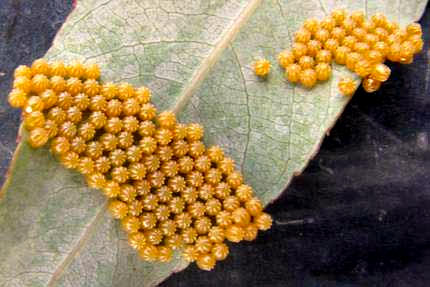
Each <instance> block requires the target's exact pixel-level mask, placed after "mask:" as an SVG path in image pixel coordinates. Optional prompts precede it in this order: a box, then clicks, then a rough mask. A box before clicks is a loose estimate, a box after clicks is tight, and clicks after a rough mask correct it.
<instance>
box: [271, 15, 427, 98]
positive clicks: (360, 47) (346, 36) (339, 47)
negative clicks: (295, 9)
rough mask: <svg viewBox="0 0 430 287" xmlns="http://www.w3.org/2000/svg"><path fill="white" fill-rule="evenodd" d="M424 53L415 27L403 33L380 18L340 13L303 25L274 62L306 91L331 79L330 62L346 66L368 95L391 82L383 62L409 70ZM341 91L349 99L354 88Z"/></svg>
mask: <svg viewBox="0 0 430 287" xmlns="http://www.w3.org/2000/svg"><path fill="white" fill-rule="evenodd" d="M422 48H423V39H422V30H421V26H420V24H418V23H412V24H409V25H408V26H407V27H406V28H405V29H401V28H400V27H399V25H398V24H397V23H395V22H391V21H389V20H388V19H387V18H386V16H384V15H383V14H380V13H378V14H375V15H373V16H372V17H371V18H370V20H366V17H365V15H364V13H363V12H361V11H356V12H353V13H351V14H350V15H348V14H347V12H346V11H344V10H334V11H332V13H331V15H330V16H327V17H325V18H324V19H322V20H321V21H319V20H317V19H314V18H311V19H307V20H306V21H305V22H304V24H303V26H302V27H301V28H300V29H299V30H298V31H297V32H296V34H295V38H294V43H293V46H292V48H291V50H285V51H283V52H281V53H280V54H279V56H278V60H279V64H280V65H281V66H282V67H283V68H284V69H285V77H286V78H287V79H288V81H290V82H292V83H300V84H301V85H303V86H304V87H307V88H311V87H313V86H314V85H315V84H316V83H317V81H326V80H328V79H329V78H330V76H331V73H332V67H331V63H332V61H334V62H336V63H337V64H340V65H346V67H347V68H348V69H349V70H351V71H353V72H355V73H356V74H357V75H358V76H360V77H361V78H363V88H364V89H365V90H366V91H367V92H370V93H371V92H375V91H376V90H378V89H379V87H380V85H381V82H384V81H386V80H387V79H388V77H389V76H390V72H391V71H390V68H389V67H387V66H386V65H385V64H384V62H385V60H387V59H388V60H390V61H392V62H399V63H403V64H409V63H412V61H413V57H414V54H416V53H418V52H420V51H421V50H422ZM339 90H340V91H341V93H343V94H345V95H351V94H352V93H354V90H355V85H354V83H353V82H352V80H351V79H344V80H342V81H340V82H339Z"/></svg>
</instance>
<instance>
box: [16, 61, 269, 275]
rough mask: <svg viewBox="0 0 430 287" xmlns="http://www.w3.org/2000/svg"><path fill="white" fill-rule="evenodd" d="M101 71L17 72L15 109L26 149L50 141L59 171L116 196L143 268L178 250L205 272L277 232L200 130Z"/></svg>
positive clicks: (114, 209) (114, 208)
mask: <svg viewBox="0 0 430 287" xmlns="http://www.w3.org/2000/svg"><path fill="white" fill-rule="evenodd" d="M99 76H100V70H99V67H98V66H97V65H95V64H91V65H84V64H82V63H81V62H79V61H75V62H72V63H70V64H69V65H64V64H63V63H62V62H55V63H48V62H46V61H45V60H44V59H39V60H36V61H34V62H33V64H32V65H31V67H27V66H19V67H18V68H17V69H16V70H15V80H14V82H13V90H12V91H11V92H10V94H9V103H10V105H11V106H13V107H15V108H21V109H22V110H23V119H24V126H25V128H26V129H27V130H28V131H29V137H28V141H29V144H30V145H31V146H32V147H34V148H38V147H41V146H43V145H45V144H46V143H47V142H48V141H50V146H51V151H52V153H53V154H55V155H56V156H57V157H58V158H59V160H60V161H61V163H62V164H63V165H64V166H65V167H67V168H70V169H75V170H77V171H78V172H80V173H81V174H83V175H84V176H85V178H86V181H87V183H88V185H89V186H90V187H92V188H96V189H100V190H102V191H103V193H104V194H105V195H106V196H107V197H108V198H110V203H109V206H108V209H109V211H110V212H111V213H112V215H113V217H114V218H117V219H120V220H121V226H122V227H123V229H124V230H125V231H126V232H127V233H128V240H129V243H130V245H131V246H132V247H133V248H134V249H136V250H138V252H139V254H140V256H141V257H142V259H143V260H146V261H161V262H167V261H169V260H170V259H171V257H172V253H173V250H175V249H182V250H183V252H182V254H183V257H184V258H185V259H186V260H188V261H190V262H191V261H196V262H197V265H198V266H199V267H200V268H201V269H204V270H211V269H212V268H214V266H215V263H216V261H220V260H223V259H225V258H226V257H227V255H228V253H229V249H228V246H227V245H226V244H225V242H224V241H225V239H227V240H229V241H231V242H239V241H242V240H249V241H250V240H254V239H255V238H256V236H257V232H258V230H267V229H269V228H270V226H271V224H272V219H271V217H270V215H268V214H266V213H264V212H263V206H262V203H261V202H260V200H258V199H257V198H256V197H254V196H253V190H252V188H251V187H250V186H248V185H245V184H244V183H243V177H242V175H241V173H240V172H239V171H237V170H235V164H234V161H233V160H232V159H231V158H229V157H227V156H226V155H224V152H223V151H222V149H221V148H219V147H217V146H212V147H209V148H206V146H205V145H204V144H203V142H202V141H201V140H202V137H203V128H202V126H201V125H199V124H196V123H190V124H181V123H178V122H177V121H176V117H175V115H174V113H172V112H169V111H164V112H161V113H159V114H157V110H156V108H155V106H154V105H153V104H151V103H150V99H151V94H150V91H149V90H148V89H147V88H145V87H140V88H134V87H133V86H132V85H130V84H128V83H120V84H114V83H104V84H102V83H101V82H99V81H98V78H99Z"/></svg>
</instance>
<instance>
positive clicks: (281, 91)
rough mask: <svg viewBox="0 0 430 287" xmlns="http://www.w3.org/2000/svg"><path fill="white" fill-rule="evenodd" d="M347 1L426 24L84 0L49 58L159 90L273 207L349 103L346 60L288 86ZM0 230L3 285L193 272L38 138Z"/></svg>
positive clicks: (310, 9) (19, 157) (404, 7)
mask: <svg viewBox="0 0 430 287" xmlns="http://www.w3.org/2000/svg"><path fill="white" fill-rule="evenodd" d="M154 2H157V4H156V5H154ZM335 2H339V3H341V6H342V7H344V8H347V9H348V10H354V9H362V10H365V11H366V12H368V13H369V14H373V13H375V12H377V11H381V12H384V13H385V14H386V15H387V16H388V17H389V18H390V19H391V20H397V21H399V22H400V23H401V24H405V23H409V22H411V21H415V20H418V19H419V17H420V16H421V14H422V12H423V10H424V8H425V5H426V1H424V0H415V1H403V2H402V1H401V0H396V1H392V0H384V1H381V0H368V1H357V0H349V1H342V2H340V1H324V0H321V1H319V2H318V1H311V0H303V1H292V0H289V1H288V0H285V1H282V0H278V1H276V0H264V1H263V0H260V1H258V0H250V1H245V0H214V1H206V0H200V1H198V0H193V1H191V0H190V1H150V0H134V1H131V0H116V1H113V0H82V1H78V5H77V8H76V9H75V11H73V13H72V14H71V15H70V17H69V18H68V20H67V21H66V23H65V24H64V26H63V28H62V30H61V31H60V33H59V34H58V36H57V38H56V40H55V42H54V45H53V47H52V48H51V49H50V50H49V52H48V53H47V55H46V56H47V57H48V58H49V59H61V60H64V61H68V60H70V59H75V58H83V59H85V60H90V59H91V60H95V61H96V62H98V63H99V64H100V65H101V68H102V71H103V73H102V74H103V76H102V78H103V80H112V81H123V80H126V81H129V82H131V83H133V84H136V85H146V86H149V87H150V88H151V89H152V91H153V94H154V97H153V100H154V102H155V103H156V105H157V106H158V108H159V109H160V110H164V109H174V110H175V111H176V112H177V113H178V115H179V117H180V119H181V120H182V121H186V122H189V121H197V122H199V123H202V124H203V125H204V126H205V129H206V136H205V141H206V143H208V144H214V143H216V144H219V145H221V146H222V147H223V148H224V149H225V150H226V151H227V153H228V154H229V155H231V156H232V157H233V158H234V159H235V160H236V162H237V164H238V167H239V168H240V169H241V170H242V171H243V173H244V175H245V179H246V181H247V182H248V183H250V184H251V185H252V186H253V187H254V188H255V190H256V193H257V194H258V196H259V197H260V198H262V200H263V201H264V203H266V204H267V203H269V202H271V201H272V200H274V199H276V198H277V197H278V196H279V195H280V193H281V192H282V191H283V190H284V189H285V188H286V187H287V185H288V183H289V182H290V180H291V178H292V177H293V176H294V175H295V174H298V173H301V172H302V170H303V169H304V168H305V166H306V164H307V163H308V161H309V160H310V159H311V158H312V157H313V155H315V153H316V152H317V150H318V148H319V145H320V143H321V141H322V139H323V137H324V135H325V134H326V133H327V132H328V131H329V130H330V128H331V127H332V126H333V125H334V123H335V121H336V119H337V118H338V117H339V115H340V113H341V112H342V111H343V109H344V107H345V105H346V104H347V103H348V101H349V98H347V97H343V96H341V95H339V93H338V91H337V81H338V80H339V78H340V77H341V76H343V75H345V74H350V72H348V71H347V70H346V69H344V68H343V67H340V66H335V69H334V70H335V71H334V76H333V77H332V79H331V80H330V81H329V82H327V83H324V84H319V85H318V86H317V87H315V88H314V89H311V90H304V89H302V88H300V87H295V86H293V85H290V84H288V83H287V82H286V81H285V80H284V79H283V76H282V71H281V69H280V68H278V67H277V64H276V55H277V54H278V53H279V52H280V51H281V50H283V49H284V48H286V47H289V46H290V44H291V37H292V34H293V32H294V31H295V30H297V28H298V27H299V26H300V25H301V24H302V23H303V20H304V19H306V18H308V17H312V16H315V17H323V16H324V15H325V14H327V13H329V11H330V10H331V9H332V8H334V6H332V5H334V3H335ZM259 57H264V58H267V59H269V60H270V61H271V62H272V63H273V71H272V73H271V75H270V77H269V78H268V79H267V80H266V81H262V80H259V79H257V78H256V77H255V75H254V74H253V72H252V69H251V64H252V62H253V61H254V60H255V59H257V58H259ZM356 79H357V78H356ZM357 84H358V79H357ZM23 137H24V138H25V137H26V135H25V133H24V134H23ZM0 227H1V229H2V231H1V233H0V258H1V259H2V260H1V261H0V285H1V286H154V285H156V284H158V283H159V282H161V281H162V280H163V279H165V278H166V277H168V276H169V275H170V274H171V273H172V272H175V271H179V270H182V269H183V268H185V267H186V263H185V262H183V261H181V260H180V259H179V256H178V255H176V257H175V258H176V259H175V260H173V261H172V262H171V263H169V264H150V263H144V262H143V261H141V260H140V259H139V258H138V256H137V254H136V253H135V252H134V251H133V250H132V249H131V248H130V247H128V245H127V242H126V239H125V234H124V233H123V232H122V231H121V230H120V228H119V227H118V223H117V222H116V221H115V220H113V219H111V218H110V216H109V214H107V212H106V199H105V198H104V197H103V196H102V195H101V194H100V193H99V192H98V191H96V190H92V189H90V188H88V187H86V185H85V183H84V181H83V179H82V176H80V175H79V174H77V173H74V172H72V171H69V170H66V169H64V168H62V167H61V166H60V164H59V163H58V162H57V161H56V160H55V159H54V157H53V156H52V155H51V154H50V153H49V152H48V150H47V149H46V148H44V149H40V150H33V149H31V148H30V147H29V146H28V145H27V144H26V143H25V141H23V142H22V143H20V144H19V146H18V149H17V151H16V153H15V156H14V160H13V163H12V166H11V170H10V174H9V178H8V181H7V183H6V184H5V186H4V188H3V191H2V201H1V202H0ZM219 264H228V260H227V261H226V262H224V263H219Z"/></svg>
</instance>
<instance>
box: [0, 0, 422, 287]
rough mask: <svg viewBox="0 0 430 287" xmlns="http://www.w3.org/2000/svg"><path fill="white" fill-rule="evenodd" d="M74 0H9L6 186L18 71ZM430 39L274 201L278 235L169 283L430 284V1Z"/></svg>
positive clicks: (1, 164)
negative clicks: (11, 101) (11, 103)
mask: <svg viewBox="0 0 430 287" xmlns="http://www.w3.org/2000/svg"><path fill="white" fill-rule="evenodd" d="M71 2H72V1H66V0H63V1H61V0H55V1H38V0H31V1H30V0H27V1H19V0H0V90H1V91H2V92H1V93H0V183H1V182H3V180H4V175H5V173H6V171H7V167H8V163H9V160H10V158H11V156H12V153H13V150H14V148H15V145H16V144H15V138H16V133H17V129H18V124H19V112H18V111H17V110H13V109H11V108H9V107H8V105H7V93H8V91H9V89H10V85H11V81H12V79H11V78H12V73H13V70H14V68H15V67H16V66H17V65H19V64H30V63H31V62H32V61H33V60H34V59H37V58H39V57H41V56H43V55H44V54H45V52H46V50H47V49H48V48H49V47H50V45H51V42H52V39H53V37H54V36H55V33H56V31H57V30H58V29H59V28H60V26H61V24H62V23H63V21H64V20H65V17H66V16H67V15H68V13H69V12H70V10H71V9H72V3H71ZM420 22H421V24H422V25H423V27H424V35H425V40H426V46H425V49H424V51H425V52H423V53H421V54H420V55H419V56H417V57H416V60H415V62H414V63H413V64H411V65H390V66H391V68H392V76H391V77H390V79H389V80H388V82H386V83H385V84H384V85H383V86H382V88H381V89H380V91H379V92H377V93H375V94H366V93H365V92H364V91H363V90H362V89H361V88H360V90H359V91H358V92H357V93H356V94H355V96H354V98H353V100H352V101H351V103H350V104H349V106H348V107H347V109H346V111H345V112H344V114H343V115H342V117H341V119H340V120H339V121H338V122H337V124H336V126H335V127H334V128H333V129H332V131H331V132H330V136H328V137H327V138H326V139H325V140H324V143H323V145H322V148H321V150H320V152H319V153H318V155H317V156H316V157H315V159H314V160H312V162H311V163H310V165H309V166H308V168H307V169H306V170H305V172H304V173H303V174H302V175H301V176H298V177H297V178H295V179H294V181H293V184H292V185H291V186H290V187H289V188H288V189H287V192H286V193H285V194H284V195H283V196H282V197H281V198H280V199H279V200H278V201H276V203H274V204H272V205H270V206H269V207H268V211H269V212H270V213H271V214H272V216H273V218H274V219H275V223H274V225H273V227H272V229H271V230H270V231H267V232H264V233H260V235H259V236H258V239H257V240H256V241H254V242H251V243H240V244H232V245H230V246H231V256H229V257H228V259H227V260H226V261H225V262H223V263H220V264H217V267H216V269H215V270H214V271H212V272H204V271H201V270H199V269H198V268H197V267H196V266H195V265H194V264H193V265H192V266H191V267H189V268H188V269H186V270H185V271H184V272H181V273H178V274H175V275H173V276H171V277H170V278H169V279H167V281H165V282H164V283H162V284H161V286H166V287H167V286H306V287H307V286H415V287H419V286H430V181H429V172H430V160H429V159H430V153H429V151H430V146H429V136H430V134H429V132H430V129H429V128H430V92H429V91H430V88H429V86H430V59H429V56H430V52H429V50H428V49H429V45H428V42H429V29H430V8H429V7H427V9H426V13H425V15H424V17H423V18H422V20H421V21H420Z"/></svg>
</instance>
